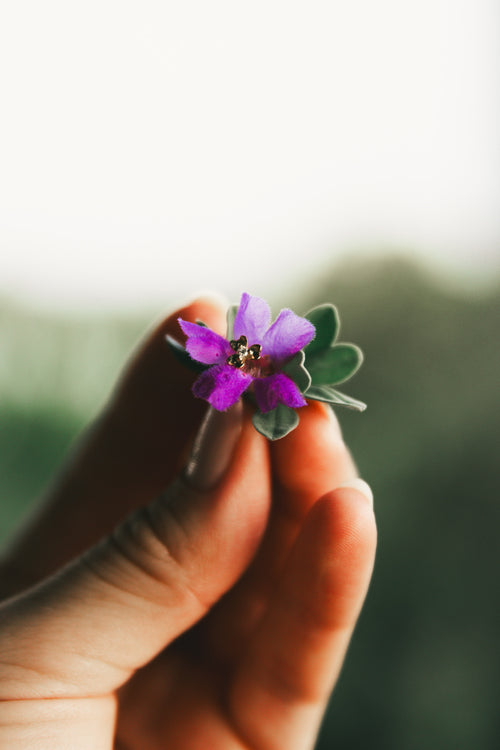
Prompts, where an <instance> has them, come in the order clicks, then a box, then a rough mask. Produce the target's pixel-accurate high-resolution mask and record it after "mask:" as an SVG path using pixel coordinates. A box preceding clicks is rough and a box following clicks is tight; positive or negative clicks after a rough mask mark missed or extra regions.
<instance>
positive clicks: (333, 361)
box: [306, 344, 363, 385]
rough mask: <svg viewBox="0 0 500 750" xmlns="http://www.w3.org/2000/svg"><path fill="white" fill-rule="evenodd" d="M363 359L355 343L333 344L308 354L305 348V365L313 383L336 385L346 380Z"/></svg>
mask: <svg viewBox="0 0 500 750" xmlns="http://www.w3.org/2000/svg"><path fill="white" fill-rule="evenodd" d="M362 361H363V353H362V351H361V349H360V348H359V347H357V346H355V344H335V346H332V347H331V349H324V350H323V351H320V352H317V354H313V355H312V356H309V355H308V353H307V350H306V367H307V369H308V371H309V373H310V375H311V380H312V384H313V385H336V384H337V383H343V382H344V381H345V380H348V379H349V378H350V377H351V376H352V375H354V373H355V372H356V370H358V369H359V367H360V366H361V363H362Z"/></svg>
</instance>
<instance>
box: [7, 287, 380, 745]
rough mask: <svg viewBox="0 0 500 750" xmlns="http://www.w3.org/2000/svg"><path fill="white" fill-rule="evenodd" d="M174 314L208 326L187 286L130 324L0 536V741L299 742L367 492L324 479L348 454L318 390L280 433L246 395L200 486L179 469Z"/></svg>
mask: <svg viewBox="0 0 500 750" xmlns="http://www.w3.org/2000/svg"><path fill="white" fill-rule="evenodd" d="M179 316H181V317H182V318H184V319H186V320H191V321H195V320H197V319H201V320H203V321H205V322H206V323H207V324H208V325H209V326H210V327H211V328H213V329H214V330H217V331H219V332H220V333H222V334H223V333H224V328H225V322H224V314H223V310H222V308H221V307H219V306H218V305H217V304H216V303H215V302H214V301H210V300H197V301H196V302H194V303H192V304H190V305H188V306H187V307H185V308H183V309H182V310H179V311H176V312H175V313H174V314H173V315H172V316H170V317H169V318H167V319H166V320H165V321H163V322H162V323H161V324H160V325H159V326H157V328H156V329H155V330H153V331H152V332H151V333H150V334H149V335H148V336H147V337H146V339H145V341H144V343H143V344H142V345H141V346H140V348H139V349H138V351H137V352H136V354H135V355H134V356H133V358H132V360H131V362H130V363H129V364H128V366H127V368H126V369H125V372H124V374H123V376H122V378H121V379H120V381H119V383H118V385H117V387H116V389H115V391H114V393H113V394H112V397H111V399H110V401H109V404H108V406H107V407H106V409H105V410H104V412H103V414H102V415H101V416H100V417H99V418H98V420H96V422H95V424H94V425H93V426H91V427H90V428H89V430H88V431H87V433H86V434H85V435H84V436H83V438H82V439H81V440H80V442H79V443H78V445H76V446H75V447H74V449H73V451H72V454H71V456H70V458H69V460H68V462H67V464H66V466H65V467H63V469H62V471H61V473H60V475H59V476H58V478H57V479H56V481H55V482H54V484H53V485H52V486H51V487H50V488H49V490H48V491H47V494H46V497H45V498H44V500H43V503H42V505H41V508H40V509H39V510H38V512H37V513H36V515H35V516H34V517H33V518H32V519H31V520H30V521H29V522H28V523H27V524H26V525H25V527H24V528H23V529H22V530H21V532H20V533H19V535H18V537H17V538H16V539H15V540H14V541H13V542H12V544H11V545H10V547H9V548H8V549H7V551H6V553H5V556H4V559H3V562H2V564H1V566H0V587H1V590H2V592H3V595H4V603H3V605H2V606H1V607H0V746H1V747H9V748H11V749H12V750H18V749H19V750H20V749H21V748H22V749H23V750H24V748H35V747H36V748H37V750H38V749H39V748H41V749H43V750H45V748H47V750H49V748H50V750H59V749H61V750H63V749H64V750H67V748H69V747H71V748H72V749H74V750H80V749H82V750H83V749H85V750H110V748H114V749H115V750H160V749H161V750H164V749H165V748H172V749H175V750H198V749H199V750H202V748H203V750H206V748H218V750H243V749H245V750H278V748H279V749H280V750H282V748H284V747H286V748H287V749H288V750H306V749H307V748H312V747H313V746H314V742H315V739H316V736H317V732H318V727H319V724H320V722H321V718H322V716H323V713H324V710H325V707H326V703H327V701H328V698H329V695H330V692H331V690H332V687H333V686H334V684H335V682H336V680H337V678H338V674H339V671H340V668H341V665H342V662H343V659H344V656H345V653H346V649H347V646H348V643H349V640H350V638H351V635H352V632H353V629H354V626H355V623H356V620H357V617H358V614H359V611H360V609H361V606H362V603H363V601H364V598H365V595H366V591H367V587H368V584H369V580H370V576H371V572H372V567H373V560H374V555H375V546H376V530H375V522H374V516H373V509H372V504H371V503H370V501H369V499H368V498H367V497H366V496H365V495H364V494H362V493H361V492H360V491H359V490H358V489H356V488H352V487H340V485H342V484H343V483H346V482H349V481H350V480H352V479H353V478H355V477H356V469H355V466H354V463H353V461H352V459H351V456H350V453H349V451H348V449H347V448H346V446H345V444H344V443H343V440H342V436H341V433H340V430H339V427H338V424H337V422H336V420H335V418H334V417H333V414H332V413H331V411H330V410H329V409H328V408H326V407H324V405H323V404H319V403H317V402H313V403H311V404H310V405H309V406H308V407H307V408H304V409H302V410H301V411H300V425H299V427H298V428H297V429H296V430H295V431H294V432H292V433H291V434H290V435H288V436H287V437H285V438H283V439H282V440H280V441H277V442H276V443H268V442H267V441H266V440H265V439H264V438H263V437H262V436H261V435H259V434H258V433H257V432H256V431H255V430H254V429H253V427H252V425H251V414H250V413H249V412H248V411H245V410H243V412H242V414H240V415H239V416H237V419H238V420H240V421H238V425H239V427H238V437H237V440H236V442H235V444H234V447H233V448H232V450H231V454H230V460H229V461H228V462H227V466H226V467H225V471H224V472H223V474H222V477H221V478H220V477H219V479H218V481H217V483H216V484H215V486H212V487H208V488H207V487H206V486H203V482H200V481H199V480H200V477H199V476H198V477H197V475H196V468H195V469H194V474H193V473H192V471H193V470H192V469H191V470H189V471H191V474H190V473H189V471H188V476H187V477H186V475H185V474H180V471H181V469H182V467H183V466H185V464H186V462H187V459H188V456H189V454H190V450H191V446H192V442H193V438H194V435H195V434H196V432H197V430H198V428H199V425H200V422H201V420H202V418H203V414H204V411H205V406H206V405H204V404H203V403H202V402H200V401H198V400H196V399H194V398H193V397H192V394H191V392H190V384H191V382H192V376H191V375H190V374H189V373H188V372H187V371H185V370H184V369H183V368H182V367H181V366H180V365H179V364H177V362H176V361H175V360H174V359H173V357H172V355H171V354H170V351H169V349H168V347H167V346H166V345H165V342H164V336H165V334H166V333H170V334H172V335H174V336H175V337H177V338H179V330H178V326H177V323H176V320H177V318H178V317H179ZM223 419H224V418H223ZM210 442H211V450H212V451H213V450H214V445H215V446H216V447H215V450H217V445H218V444H217V440H216V439H214V440H211V441H210ZM220 445H221V446H222V443H221V444H220ZM205 448H206V446H205ZM222 450H226V451H227V447H226V448H223V447H220V451H222ZM194 463H195V464H196V460H195V462H194ZM195 479H196V481H194V480H195ZM205 479H206V477H205ZM165 488H167V490H166V491H165ZM159 496H161V497H160V499H158V497H159ZM99 540H100V541H99ZM68 562H69V565H67V563H68ZM63 566H65V567H63ZM34 584H35V585H34Z"/></svg>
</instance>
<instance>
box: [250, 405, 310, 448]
mask: <svg viewBox="0 0 500 750" xmlns="http://www.w3.org/2000/svg"><path fill="white" fill-rule="evenodd" d="M252 422H253V426H254V427H255V429H256V430H257V432H260V434H261V435H264V437H266V438H268V440H279V439H280V438H282V437H284V436H285V435H288V433H289V432H291V431H292V430H294V429H295V428H296V427H297V425H298V423H299V417H298V415H297V413H296V412H295V411H294V410H293V409H291V408H290V407H289V406H283V404H279V405H278V406H277V407H276V409H273V410H272V411H268V412H267V413H266V414H263V413H262V412H260V411H257V412H255V414H254V415H253V417H252Z"/></svg>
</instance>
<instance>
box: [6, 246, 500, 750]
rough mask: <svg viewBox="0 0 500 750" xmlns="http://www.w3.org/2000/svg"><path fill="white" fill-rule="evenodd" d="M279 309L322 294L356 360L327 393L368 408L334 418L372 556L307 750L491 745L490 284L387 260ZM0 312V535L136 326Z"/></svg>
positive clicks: (493, 402) (494, 674)
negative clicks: (347, 450) (369, 519)
mask: <svg viewBox="0 0 500 750" xmlns="http://www.w3.org/2000/svg"><path fill="white" fill-rule="evenodd" d="M248 291H250V292H252V293H258V290H248ZM283 294H284V292H283ZM235 301H236V300H235ZM279 301H280V302H281V303H282V304H283V305H286V306H291V307H293V308H294V309H295V310H296V311H297V312H305V311H306V310H307V309H308V308H310V307H312V306H314V305H315V304H318V303H320V302H327V301H328V302H333V303H335V304H336V305H337V306H338V307H339V310H340V314H341V321H342V330H341V335H340V340H344V341H353V342H355V343H357V344H359V345H360V346H361V348H362V349H363V351H364V353H365V358H366V361H365V364H364V365H363V368H362V369H361V371H360V372H359V373H358V374H357V375H356V376H355V378H354V379H353V380H352V381H350V382H349V383H347V384H345V386H343V387H342V390H345V392H346V393H349V394H350V395H352V396H354V397H357V398H360V399H362V400H363V401H366V402H367V403H368V410H367V411H366V412H365V413H364V414H357V413H351V412H347V411H345V410H344V411H341V409H340V408H339V409H338V411H337V413H338V415H339V418H340V420H341V423H342V426H343V430H344V434H345V437H346V440H347V441H348V443H349V445H350V446H351V447H352V450H353V453H354V455H355V457H356V460H357V462H358V465H359V468H360V472H361V475H362V476H364V477H366V478H367V479H368V480H369V481H370V483H371V484H372V486H373V488H374V493H375V504H376V510H377V517H378V525H379V551H378V556H377V562H376V568H375V575H374V581H373V585H372V588H371V590H370V593H369V596H368V600H367V603H366V607H365V609H364V611H363V613H362V616H361V619H360V622H359V624H358V627H357V630H356V633H355V637H354V640H353V643H352V646H351V649H350V653H349V655H348V659H347V665H346V667H345V669H344V672H343V674H342V676H341V679H340V682H339V684H338V686H337V688H336V691H335V695H334V700H333V701H332V704H331V708H330V710H329V712H328V714H327V717H326V720H325V722H324V725H323V730H322V733H321V736H320V739H319V742H318V746H317V750H327V749H328V750H331V749H332V748H342V750H348V749H349V748H353V749H354V748H355V749H356V750H359V749H360V748H369V749H370V750H376V749H377V748H380V750H422V748H432V749H434V748H436V749H437V750H462V749H463V750H476V749H479V748H481V749H482V750H490V749H491V750H496V749H497V748H498V747H500V711H499V697H500V678H499V675H500V646H499V644H498V640H499V639H498V633H499V629H500V628H499V626H500V622H499V620H500V586H499V582H498V572H499V565H498V557H499V554H498V553H499V549H500V544H499V530H500V493H499V492H498V489H499V484H500V483H499V482H498V479H497V475H498V464H499V460H498V456H499V447H500V443H499V439H498V438H499V435H498V421H499V420H498V416H499V411H500V409H499V398H498V390H499V385H500V382H499V381H500V378H499V373H500V367H499V364H500V348H499V345H498V341H499V328H500V326H499V324H500V286H499V287H498V288H497V290H496V291H494V292H492V291H490V292H488V293H483V294H480V293H479V292H478V293H473V292H472V291H471V290H469V292H468V293H466V292H463V291H462V292H458V291H456V290H455V291H452V290H451V288H450V287H446V286H444V285H443V284H442V283H439V282H438V281H437V280H435V279H433V278H431V277H430V276H428V275H427V274H426V273H425V272H424V271H422V270H420V269H418V268H415V267H413V266H412V265H410V264H408V263H406V262H402V261H397V260H395V261H387V262H379V263H376V264H373V263H370V264H365V265H364V266H359V265H358V266H356V267H354V266H352V267H350V268H348V267H346V268H344V269H343V270H338V271H336V272H335V273H333V272H332V273H331V274H328V273H324V274H322V276H321V280H320V281H319V282H318V283H316V284H315V285H314V287H310V286H308V287H307V288H301V289H300V290H299V291H297V290H296V291H295V292H292V293H291V294H288V295H287V297H286V298H285V297H283V299H280V300H279ZM0 316H1V325H0V493H1V504H0V530H1V533H0V537H5V536H6V535H7V533H8V532H10V530H11V529H12V528H13V527H14V525H15V524H16V522H17V521H18V519H19V517H20V515H21V514H22V513H23V512H24V510H25V509H26V508H27V507H28V506H29V505H30V504H31V503H33V501H34V500H35V499H36V496H37V494H38V493H39V492H40V489H41V488H42V487H43V486H44V485H45V484H46V482H47V481H48V479H49V477H50V475H51V474H52V473H53V472H54V470H55V469H56V467H57V465H58V464H59V462H60V461H61V460H62V458H63V456H64V454H65V452H66V451H67V448H68V444H69V443H70V442H71V441H72V439H73V438H74V437H75V435H76V434H77V433H78V431H79V430H80V429H81V427H82V426H83V425H84V424H85V422H87V421H88V419H89V418H90V417H91V416H92V415H93V413H95V411H96V410H97V409H98V407H99V405H100V404H101V403H102V401H103V400H104V399H105V397H106V394H107V393H108V391H109V389H110V388H111V386H112V383H113V380H114V378H115V376H116V374H117V373H118V371H119V369H120V366H121V364H122V362H123V360H124V359H125V358H126V356H127V354H128V352H129V350H130V349H131V347H132V346H133V345H134V343H135V341H136V340H137V338H138V336H139V335H140V333H141V332H142V330H143V329H144V327H145V325H146V318H143V319H142V320H139V319H130V320H124V319H121V320H112V319H109V318H87V319H85V320H83V321H82V320H80V321H76V320H68V319H64V320H61V319H55V318H49V317H47V316H45V317H44V316H41V315H40V314H34V313H29V312H26V311H23V310H21V309H19V308H16V307H14V306H12V305H7V304H4V305H3V306H0ZM284 750H286V748H284Z"/></svg>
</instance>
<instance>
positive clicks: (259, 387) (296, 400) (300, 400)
mask: <svg viewBox="0 0 500 750" xmlns="http://www.w3.org/2000/svg"><path fill="white" fill-rule="evenodd" d="M201 377H203V376H201ZM254 391H255V400H256V401H257V406H258V407H259V409H260V410H261V412H263V413H264V414H266V412H268V411H271V410H272V409H275V408H276V407H277V406H278V404H284V405H285V406H291V407H293V408H297V407H299V406H306V405H307V401H306V400H305V398H304V396H303V395H302V394H301V392H300V391H299V389H298V388H297V386H296V385H295V383H294V382H293V380H291V379H290V378H289V377H288V376H287V375H285V374H284V373H282V372H277V373H275V374H274V375H269V376H268V377H266V378H257V379H256V380H255V381H254Z"/></svg>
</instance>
